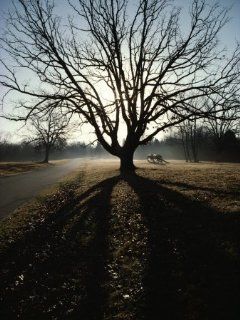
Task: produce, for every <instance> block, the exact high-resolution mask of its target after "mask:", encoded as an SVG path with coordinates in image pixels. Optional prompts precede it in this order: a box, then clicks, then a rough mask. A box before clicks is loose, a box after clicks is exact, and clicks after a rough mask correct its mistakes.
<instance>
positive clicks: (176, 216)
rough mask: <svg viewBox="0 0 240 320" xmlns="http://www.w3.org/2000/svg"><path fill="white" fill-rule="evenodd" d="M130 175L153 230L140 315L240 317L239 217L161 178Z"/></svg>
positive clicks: (155, 316)
mask: <svg viewBox="0 0 240 320" xmlns="http://www.w3.org/2000/svg"><path fill="white" fill-rule="evenodd" d="M124 179H125V180H126V181H127V182H128V183H129V185H130V186H131V187H132V188H133V189H134V191H135V192H136V193H137V194H138V197H139V200H140V203H141V206H142V209H143V213H142V214H143V219H144V221H145V224H146V226H147V229H148V249H147V251H148V259H147V261H148V262H147V266H146V268H145V275H144V280H143V282H144V285H143V286H144V300H145V302H144V304H143V308H141V310H140V311H139V316H138V319H146V320H150V319H160V318H162V319H171V320H174V319H179V320H180V319H181V320H182V319H186V320H187V319H189V320H190V319H191V320H192V319H194V320H195V319H199V320H200V319H201V320H203V319H231V320H233V319H236V320H237V319H239V317H240V304H239V301H240V299H239V298H240V285H239V284H240V282H239V280H240V274H239V270H240V269H239V266H240V264H239V262H240V259H239V256H238V255H237V253H236V252H237V251H238V250H239V245H240V239H239V230H240V229H239V226H240V219H239V216H237V217H236V216H227V215H226V216H223V215H221V214H219V213H218V212H216V211H214V210H213V209H211V208H209V207H206V206H205V205H203V204H201V203H200V202H199V201H193V200H190V199H189V198H187V197H185V196H184V195H182V194H181V193H179V192H177V191H173V190H171V189H169V188H167V187H163V186H162V185H161V184H160V183H159V182H158V181H154V180H150V179H147V178H143V177H141V176H137V175H129V176H125V177H124Z"/></svg>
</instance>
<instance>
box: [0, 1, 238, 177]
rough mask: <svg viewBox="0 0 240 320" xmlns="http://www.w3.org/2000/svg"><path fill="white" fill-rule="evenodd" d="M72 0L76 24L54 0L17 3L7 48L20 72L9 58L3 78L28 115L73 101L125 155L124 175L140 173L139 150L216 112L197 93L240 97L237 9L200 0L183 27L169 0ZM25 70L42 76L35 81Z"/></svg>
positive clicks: (71, 106) (230, 101) (228, 100)
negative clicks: (228, 36)
mask: <svg viewBox="0 0 240 320" xmlns="http://www.w3.org/2000/svg"><path fill="white" fill-rule="evenodd" d="M68 4H69V10H71V11H72V16H71V18H68V21H67V23H66V21H63V19H61V18H60V17H58V16H57V15H56V11H55V7H54V4H53V2H52V1H51V0H27V1H26V0H17V1H16V4H15V10H14V12H12V13H11V14H10V15H9V20H8V31H7V33H6V35H5V36H4V37H2V39H1V46H2V50H3V52H4V56H8V57H11V61H14V65H15V66H16V67H17V68H12V67H10V66H9V65H8V63H7V62H6V60H5V61H4V59H1V63H2V65H3V67H4V69H5V72H4V73H3V74H2V75H0V83H1V84H2V85H3V86H5V87H7V88H8V89H9V90H10V92H12V91H16V92H18V93H20V94H21V95H22V98H23V101H25V102H24V107H25V108H27V110H28V112H31V110H33V109H34V108H35V106H37V107H39V106H41V105H43V106H45V105H48V106H49V104H50V105H51V103H52V104H55V103H56V104H57V105H58V102H65V105H66V106H67V107H66V108H67V110H68V112H70V113H76V114H78V115H79V116H80V119H81V121H85V122H87V123H89V124H90V125H91V126H92V127H93V128H94V131H95V134H96V136H97V139H98V140H99V142H100V143H101V144H102V146H103V147H104V148H105V149H106V150H107V151H108V152H110V153H111V154H113V155H115V156H117V157H119V158H120V159H121V169H122V170H123V171H124V170H125V169H129V170H132V169H133V161H132V160H133V154H134V151H135V150H136V148H137V147H138V146H139V145H141V144H146V143H147V142H149V141H150V140H151V139H152V138H153V137H154V136H155V135H156V134H158V133H159V132H161V131H164V130H166V129H167V128H170V127H172V126H174V125H178V124H180V123H181V122H183V121H184V120H186V119H190V118H191V117H192V116H194V117H197V118H204V117H208V116H212V117H213V116H214V115H216V108H214V109H212V110H211V109H209V108H205V107H204V104H203V103H202V104H200V105H198V104H196V103H192V102H193V101H194V100H195V99H196V101H197V100H198V99H199V98H200V99H201V98H204V97H208V98H210V99H214V100H216V101H221V102H222V108H224V106H227V107H228V108H232V107H233V106H235V105H236V104H237V103H238V101H239V87H238V86H239V58H240V53H239V45H236V48H235V50H234V51H233V52H231V54H228V53H227V52H225V51H223V50H222V48H221V47H220V46H219V45H218V34H219V32H220V31H221V30H222V28H223V27H224V26H225V24H226V23H227V22H228V10H227V9H224V8H222V7H221V6H220V5H218V4H214V5H212V6H210V5H208V3H207V1H205V0H193V1H192V4H191V8H190V11H189V12H190V14H189V17H188V19H186V22H185V23H183V22H182V20H181V19H182V15H181V10H180V9H178V8H176V7H173V6H172V2H170V1H168V0H161V1H159V0H140V1H138V3H137V5H136V6H134V5H133V4H132V3H131V1H129V2H128V1H127V0H78V1H71V0H69V3H68ZM19 69H23V70H27V72H28V73H29V74H31V76H32V77H34V81H31V83H25V82H24V81H23V80H22V78H21V77H19V73H18V70H19ZM24 99H25V100H24ZM46 101H48V104H46ZM123 129H124V130H125V132H126V137H125V139H124V143H123V144H122V143H120V141H119V132H120V131H121V130H123Z"/></svg>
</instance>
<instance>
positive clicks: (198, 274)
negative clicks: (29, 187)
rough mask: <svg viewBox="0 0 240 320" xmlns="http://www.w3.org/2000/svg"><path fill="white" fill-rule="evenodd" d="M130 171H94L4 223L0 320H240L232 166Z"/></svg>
mask: <svg viewBox="0 0 240 320" xmlns="http://www.w3.org/2000/svg"><path fill="white" fill-rule="evenodd" d="M136 164H137V166H138V169H137V171H136V175H124V176H120V175H119V171H118V163H117V162H115V161H101V162H100V161H97V160H95V161H91V162H89V163H88V164H87V166H86V167H85V168H84V170H82V171H81V172H80V173H79V174H78V176H77V177H75V178H72V180H68V181H67V182H66V183H62V184H61V185H60V187H58V188H56V189H55V190H51V192H50V193H49V194H48V195H45V196H43V197H41V198H39V199H38V200H37V201H36V202H35V203H33V204H32V205H29V207H28V208H24V207H23V208H21V209H19V211H18V212H16V213H15V214H14V215H12V217H11V219H7V220H5V221H4V222H3V223H2V232H0V235H1V238H2V243H3V244H4V245H2V247H1V248H2V249H1V253H2V257H3V259H2V271H3V272H2V279H1V283H2V284H3V285H2V287H3V294H4V299H3V300H2V314H1V313H0V315H1V316H2V318H3V319H14V317H15V318H16V317H17V316H19V318H21V319H28V318H29V319H31V318H33V317H34V319H39V320H40V319H45V318H46V319H47V318H49V319H50V318H51V319H60V318H64V319H80V318H81V319H86V320H93V319H104V320H110V319H111V320H112V319H118V320H133V319H134V320H142V319H144V320H151V319H158V318H160V316H161V317H163V318H164V319H179V320H180V319H181V320H182V319H186V320H202V319H222V320H224V319H231V320H237V319H239V311H240V310H239V298H240V290H239V285H238V284H239V280H240V275H239V265H240V258H239V257H240V252H239V247H240V239H239V227H240V210H239V209H240V206H239V177H240V176H239V165H237V164H212V163H200V164H186V163H183V162H171V163H170V164H168V165H164V166H163V165H162V166H155V165H150V164H147V163H145V162H143V161H137V162H136ZM156 314H157V315H158V316H157V317H156Z"/></svg>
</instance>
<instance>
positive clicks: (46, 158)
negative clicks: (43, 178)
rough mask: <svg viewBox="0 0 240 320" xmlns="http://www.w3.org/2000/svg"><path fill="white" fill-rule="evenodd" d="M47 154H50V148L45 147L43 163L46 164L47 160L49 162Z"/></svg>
mask: <svg viewBox="0 0 240 320" xmlns="http://www.w3.org/2000/svg"><path fill="white" fill-rule="evenodd" d="M49 152H50V148H49V147H46V148H45V158H44V160H43V163H48V160H49Z"/></svg>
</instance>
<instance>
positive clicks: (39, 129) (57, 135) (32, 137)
mask: <svg viewBox="0 0 240 320" xmlns="http://www.w3.org/2000/svg"><path fill="white" fill-rule="evenodd" d="M69 121H70V119H69V118H68V117H66V116H64V115H62V114H61V113H59V112H56V111H50V112H48V113H47V114H45V115H41V113H39V112H38V113H36V112H35V113H34V114H31V116H30V117H29V119H28V123H29V132H30V134H29V136H28V143H32V144H34V145H35V146H36V147H37V148H43V149H44V154H45V156H44V160H43V161H42V162H43V163H48V160H49V154H50V151H51V149H52V148H54V147H55V148H56V147H61V146H63V145H64V144H65V143H66V139H67V137H68V135H69V132H70V126H69Z"/></svg>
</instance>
